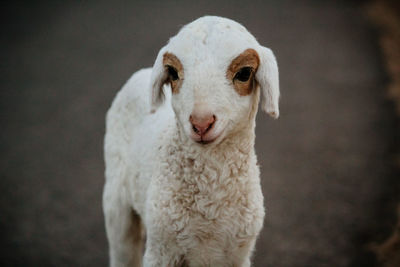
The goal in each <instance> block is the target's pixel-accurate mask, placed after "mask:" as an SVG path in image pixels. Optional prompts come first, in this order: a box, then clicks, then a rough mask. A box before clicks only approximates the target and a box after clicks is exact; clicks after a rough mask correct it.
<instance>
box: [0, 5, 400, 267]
mask: <svg viewBox="0 0 400 267" xmlns="http://www.w3.org/2000/svg"><path fill="white" fill-rule="evenodd" d="M395 2H396V1H375V2H368V1H344V0H343V1H317V0H315V1H286V0H284V1H282V0H271V1H68V2H67V1H40V2H36V3H35V2H34V1H2V2H1V4H0V6H1V16H0V21H1V35H0V38H1V42H0V48H1V58H0V73H1V76H0V125H1V128H0V129H1V130H0V156H1V161H0V190H1V192H0V246H1V249H0V265H1V266H107V265H108V251H107V249H108V247H107V241H106V237H105V228H104V223H103V214H102V208H101V195H102V186H103V183H104V175H103V172H104V163H103V147H102V146H103V136H104V118H105V113H106V111H107V109H108V108H109V106H110V104H111V101H112V99H113V97H114V96H115V94H116V93H117V92H118V90H119V89H120V87H121V86H122V85H123V84H124V82H125V81H126V80H127V79H128V78H129V77H130V75H131V74H132V73H133V72H134V71H136V70H138V69H140V68H143V67H149V66H152V64H153V62H154V60H155V57H156V55H157V53H158V50H159V49H160V48H161V47H162V46H163V45H164V44H165V43H166V42H167V40H168V38H169V37H171V36H173V35H174V34H176V33H177V31H178V30H179V29H180V28H181V27H182V26H183V25H185V24H187V23H189V22H191V21H192V20H194V19H196V18H198V17H200V16H203V15H219V16H225V17H229V18H231V19H234V20H236V21H238V22H240V23H242V24H243V25H244V26H245V27H247V29H248V30H249V31H250V32H251V33H253V34H254V36H256V38H257V39H258V40H259V42H260V43H261V44H263V45H265V46H268V47H270V48H271V49H272V50H273V51H274V52H275V55H276V57H277V60H278V64H279V67H280V84H281V94H282V97H281V117H280V118H279V119H278V120H276V121H274V120H272V119H270V118H268V117H267V116H266V115H265V114H262V113H261V112H260V113H259V114H258V117H257V133H256V134H257V138H256V152H257V155H258V158H259V164H260V166H261V173H262V185H263V192H264V195H265V202H266V203H265V205H266V208H267V215H266V221H265V226H264V229H263V232H262V234H261V236H260V239H259V241H258V243H257V247H256V248H257V249H256V253H255V255H254V266H278V267H279V266H288V267H293V266H299V267H301V266H400V260H399V255H400V253H397V252H399V250H397V252H396V251H395V250H393V248H396V246H397V249H399V246H400V245H399V244H400V241H399V236H400V233H399V232H395V230H396V228H395V227H396V223H397V217H396V216H397V207H398V204H399V203H400V182H399V178H400V177H399V166H400V156H399V154H398V152H399V140H400V139H399V120H398V118H397V115H396V106H395V101H393V99H395V98H396V96H397V97H398V98H400V97H399V96H400V93H399V92H400V90H399V83H397V84H396V81H397V82H398V80H399V77H400V74H399V72H400V67H399V62H400V60H399V58H400V57H399V53H400V52H399V51H400V49H397V48H398V47H399V46H397V47H396V40H397V41H399V40H400V37H399V36H400V35H399V31H400V26H399V25H400V24H399V20H397V19H398V18H399V16H398V15H399V14H400V12H399V9H397V8H398V4H397V5H396V4H395ZM396 38H397V39H396ZM393 40H394V41H393ZM397 45H398V43H397ZM396 55H397V59H396ZM396 71H397V72H396ZM397 74H399V75H398V76H397ZM396 88H397V89H396ZM396 90H397V91H396ZM388 96H391V97H388ZM399 110H400V109H399ZM399 210H400V209H399ZM397 227H398V228H397V229H399V228H400V224H399V225H398V226H397ZM397 231H398V230H397ZM396 257H397V258H396ZM396 259H397V260H398V261H397V263H396ZM391 264H392V265H391ZM397 264H398V265H397Z"/></svg>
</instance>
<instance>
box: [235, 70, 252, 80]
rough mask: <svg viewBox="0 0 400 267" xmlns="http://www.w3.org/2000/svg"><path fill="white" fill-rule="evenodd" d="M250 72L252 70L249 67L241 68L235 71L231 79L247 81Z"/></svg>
mask: <svg viewBox="0 0 400 267" xmlns="http://www.w3.org/2000/svg"><path fill="white" fill-rule="evenodd" d="M251 72H252V68H251V67H244V68H241V69H240V70H239V71H238V72H236V75H235V77H234V78H233V79H234V80H239V81H241V82H247V81H248V80H249V78H250V75H251Z"/></svg>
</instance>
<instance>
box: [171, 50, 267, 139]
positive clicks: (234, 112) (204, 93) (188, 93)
mask: <svg viewBox="0 0 400 267" xmlns="http://www.w3.org/2000/svg"><path fill="white" fill-rule="evenodd" d="M182 61H184V62H185V63H186V64H185V63H182ZM182 61H181V60H180V59H179V58H178V56H176V55H174V54H173V53H171V52H166V53H165V54H164V56H163V65H164V69H165V71H166V73H167V80H166V81H167V83H168V84H169V85H170V87H171V90H172V107H173V109H174V111H175V114H176V117H177V119H178V123H179V126H180V127H181V129H183V131H184V132H185V134H186V135H187V136H188V137H190V138H191V139H192V140H193V141H195V142H197V143H200V144H208V143H212V142H216V143H217V142H219V141H220V140H223V138H224V137H226V136H227V135H229V134H231V133H234V132H235V131H238V130H240V129H242V128H244V127H246V126H247V125H249V121H251V120H252V119H253V118H252V117H251V115H253V116H254V115H255V114H251V111H252V110H254V108H253V106H254V105H256V104H258V102H257V100H258V99H257V98H255V97H254V94H256V90H257V81H256V80H255V73H256V72H257V69H258V66H259V63H260V59H259V56H258V54H257V52H256V51H255V50H254V49H246V50H245V51H243V52H242V53H240V54H239V55H237V56H235V57H234V58H233V59H232V60H225V64H221V63H220V62H216V61H215V57H214V55H210V57H205V58H203V59H202V61H201V60H199V59H197V60H193V59H190V60H187V59H186V60H182ZM255 102H256V103H255Z"/></svg>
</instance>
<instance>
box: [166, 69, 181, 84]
mask: <svg viewBox="0 0 400 267" xmlns="http://www.w3.org/2000/svg"><path fill="white" fill-rule="evenodd" d="M167 69H168V75H169V77H170V78H171V80H172V81H176V80H178V79H179V76H178V72H177V71H176V69H175V68H174V67H172V66H167Z"/></svg>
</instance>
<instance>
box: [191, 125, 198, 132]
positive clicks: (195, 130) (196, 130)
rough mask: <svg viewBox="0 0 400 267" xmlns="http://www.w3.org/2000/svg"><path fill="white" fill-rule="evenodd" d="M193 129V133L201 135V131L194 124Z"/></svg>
mask: <svg viewBox="0 0 400 267" xmlns="http://www.w3.org/2000/svg"><path fill="white" fill-rule="evenodd" d="M192 129H193V132H195V133H197V134H198V133H199V130H198V129H197V128H196V126H195V125H194V124H192Z"/></svg>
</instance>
